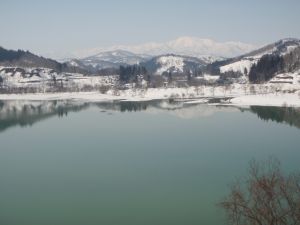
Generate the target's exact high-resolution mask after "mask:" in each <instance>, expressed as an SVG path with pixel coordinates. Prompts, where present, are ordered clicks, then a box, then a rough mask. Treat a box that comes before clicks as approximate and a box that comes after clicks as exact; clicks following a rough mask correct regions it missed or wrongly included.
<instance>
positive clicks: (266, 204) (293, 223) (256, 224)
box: [220, 158, 300, 225]
mask: <svg viewBox="0 0 300 225" xmlns="http://www.w3.org/2000/svg"><path fill="white" fill-rule="evenodd" d="M220 206H221V207H222V208H223V209H224V210H225V212H226V214H227V216H228V219H229V222H230V224H232V225H299V224H300V176H299V174H298V175H296V174H291V175H289V176H284V174H283V173H282V171H281V169H280V163H279V161H278V160H276V159H273V158H272V159H270V160H269V161H267V162H264V163H257V162H255V161H252V162H251V163H250V170H249V177H247V178H246V180H245V181H244V182H241V181H239V182H237V183H236V184H235V185H233V187H232V189H231V193H230V195H229V196H228V197H227V198H226V199H225V200H224V201H222V202H221V203H220Z"/></svg>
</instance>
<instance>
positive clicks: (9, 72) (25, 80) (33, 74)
mask: <svg viewBox="0 0 300 225" xmlns="http://www.w3.org/2000/svg"><path fill="white" fill-rule="evenodd" d="M0 77H1V79H2V82H1V85H2V86H3V87H7V88H18V87H23V88H24V87H26V88H28V87H34V88H40V89H41V90H43V89H44V88H47V87H53V86H59V87H79V88H82V87H84V86H86V85H89V86H102V85H103V86H104V85H107V86H111V85H114V84H115V83H116V81H117V80H118V76H116V75H112V76H84V75H82V74H78V73H58V72H55V71H54V70H52V69H48V68H18V67H0Z"/></svg>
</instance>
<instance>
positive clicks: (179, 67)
mask: <svg viewBox="0 0 300 225" xmlns="http://www.w3.org/2000/svg"><path fill="white" fill-rule="evenodd" d="M142 65H144V66H145V67H146V68H147V70H148V71H150V72H152V73H154V74H156V75H162V74H163V73H164V72H167V73H169V72H171V73H183V72H185V71H192V72H193V71H194V70H195V69H199V68H200V67H201V66H204V65H206V62H204V61H202V60H200V59H198V58H195V57H188V56H182V55H174V54H168V55H161V56H157V57H154V58H152V59H150V60H149V61H147V62H145V63H143V64H142Z"/></svg>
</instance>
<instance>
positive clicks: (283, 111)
mask: <svg viewBox="0 0 300 225" xmlns="http://www.w3.org/2000/svg"><path fill="white" fill-rule="evenodd" d="M250 110H251V111H252V112H254V113H256V114H257V116H258V117H259V118H260V119H262V120H266V121H269V120H271V121H276V122H278V123H287V124H289V125H291V126H295V127H298V128H300V109H299V108H290V107H266V106H251V108H250Z"/></svg>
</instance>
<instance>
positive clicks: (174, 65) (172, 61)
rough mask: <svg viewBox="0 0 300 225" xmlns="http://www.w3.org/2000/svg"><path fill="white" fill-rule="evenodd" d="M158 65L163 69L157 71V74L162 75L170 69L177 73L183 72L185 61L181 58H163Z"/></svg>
mask: <svg viewBox="0 0 300 225" xmlns="http://www.w3.org/2000/svg"><path fill="white" fill-rule="evenodd" d="M157 63H159V64H160V65H161V67H160V68H159V69H158V70H157V71H156V74H159V75H161V74H162V73H163V72H165V71H169V70H170V69H172V70H175V71H176V72H183V67H184V61H183V58H182V57H180V56H162V57H159V58H158V60H157Z"/></svg>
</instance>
